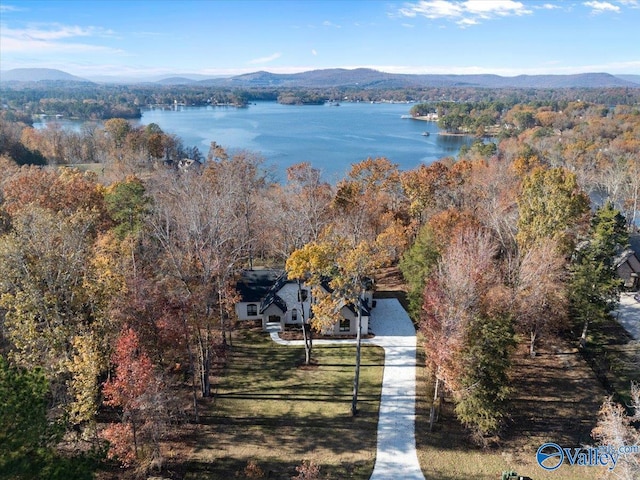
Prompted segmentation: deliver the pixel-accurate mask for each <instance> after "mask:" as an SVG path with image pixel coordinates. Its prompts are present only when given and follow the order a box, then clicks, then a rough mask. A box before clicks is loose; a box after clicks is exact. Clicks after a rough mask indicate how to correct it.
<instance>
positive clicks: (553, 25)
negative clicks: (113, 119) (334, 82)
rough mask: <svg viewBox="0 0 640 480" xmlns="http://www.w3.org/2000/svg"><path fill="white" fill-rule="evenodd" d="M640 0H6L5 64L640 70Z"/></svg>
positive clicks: (71, 69) (170, 71)
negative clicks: (397, 0) (396, 0)
mask: <svg viewBox="0 0 640 480" xmlns="http://www.w3.org/2000/svg"><path fill="white" fill-rule="evenodd" d="M639 30H640V0H590V1H580V0H578V1H570V0H565V1H559V0H555V1H553V0H548V1H547V0H540V1H524V0H523V1H515V0H466V1H461V0H422V1H415V0H414V1H399V2H395V1H378V0H324V1H312V0H282V1H271V0H246V1H245V0H236V1H231V0H66V1H62V0H39V1H30V0H0V70H9V69H13V68H33V67H40V68H56V69H60V70H63V71H65V72H68V73H71V74H73V75H78V76H80V77H83V78H88V79H95V78H98V77H100V78H102V77H112V76H119V77H126V78H143V77H144V78H146V77H158V78H161V77H162V76H168V75H184V74H201V75H206V76H208V77H213V76H219V75H238V74H242V73H249V72H255V71H259V70H265V71H269V72H273V73H295V72H302V71H308V70H316V69H325V68H359V67H365V68H373V69H376V70H380V71H384V72H390V73H430V74H477V73H492V74H497V75H503V76H514V75H521V74H528V75H535V74H575V73H585V72H608V73H611V74H636V75H637V74H640V33H639Z"/></svg>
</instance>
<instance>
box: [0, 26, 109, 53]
mask: <svg viewBox="0 0 640 480" xmlns="http://www.w3.org/2000/svg"><path fill="white" fill-rule="evenodd" d="M113 34H114V32H113V31H111V30H105V29H102V28H99V27H78V26H69V25H60V24H47V25H41V24H38V25H31V26H29V27H27V28H21V29H14V28H9V27H7V26H6V25H3V26H2V29H0V45H1V46H2V51H3V52H5V53H8V52H12V53H15V52H20V53H32V54H38V53H47V54H50V53H52V52H65V53H86V52H102V53H122V50H119V49H115V48H111V47H105V46H101V45H94V44H91V43H87V42H74V41H68V40H71V39H74V38H78V37H81V38H92V37H111V36H113Z"/></svg>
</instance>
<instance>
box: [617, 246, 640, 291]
mask: <svg viewBox="0 0 640 480" xmlns="http://www.w3.org/2000/svg"><path fill="white" fill-rule="evenodd" d="M629 243H630V245H631V248H628V249H626V250H625V251H624V252H622V253H621V254H620V255H618V256H617V257H616V259H615V263H616V272H617V273H618V276H619V277H620V278H621V279H622V280H623V281H624V288H625V290H627V291H637V290H638V289H639V288H640V278H639V277H640V260H639V259H640V235H638V234H635V235H630V237H629Z"/></svg>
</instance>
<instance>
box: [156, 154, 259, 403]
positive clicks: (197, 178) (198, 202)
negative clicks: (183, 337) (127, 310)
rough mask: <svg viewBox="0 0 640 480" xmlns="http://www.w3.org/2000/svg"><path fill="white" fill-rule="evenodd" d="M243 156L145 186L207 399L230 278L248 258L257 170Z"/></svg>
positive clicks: (171, 292) (163, 272)
mask: <svg viewBox="0 0 640 480" xmlns="http://www.w3.org/2000/svg"><path fill="white" fill-rule="evenodd" d="M253 165H254V164H252V162H251V160H250V159H248V158H247V157H244V156H242V157H238V158H230V159H228V160H223V161H220V162H209V163H207V165H206V166H205V168H204V169H203V170H202V171H187V172H184V173H181V172H170V171H166V172H163V173H162V174H159V175H158V176H157V177H156V178H155V179H154V182H153V183H151V184H150V188H149V195H150V197H151V198H152V199H153V205H154V208H153V209H152V212H151V214H150V215H149V217H148V225H149V228H150V230H151V235H152V236H151V240H152V241H153V242H154V243H155V244H156V245H157V247H158V252H159V258H158V261H159V264H158V267H160V270H159V273H160V276H161V277H162V280H161V281H162V282H163V283H164V284H165V285H166V288H167V291H168V296H169V298H171V299H173V300H172V302H173V301H174V300H175V302H173V303H175V304H176V305H184V306H185V308H187V307H188V308H187V309H186V310H185V313H187V314H188V320H187V321H186V323H185V326H186V328H187V329H188V332H189V337H190V342H191V344H192V345H193V346H194V348H195V350H196V351H197V359H198V362H197V363H198V364H197V366H194V368H197V370H198V371H199V378H200V388H201V393H202V395H203V396H209V395H210V393H211V383H210V382H211V379H210V374H211V368H212V362H213V361H214V359H215V357H216V356H217V355H219V354H220V352H219V348H218V347H217V345H218V346H219V345H220V344H222V345H223V344H224V342H225V337H226V331H227V330H228V325H227V318H228V317H229V316H230V313H231V312H232V311H233V305H234V302H235V297H234V294H233V292H234V289H233V286H232V280H233V278H234V275H235V273H236V272H237V271H239V269H241V268H242V267H244V265H245V262H247V261H249V258H250V257H251V255H252V252H253V250H252V242H253V240H254V239H253V235H255V232H256V225H255V224H254V223H253V220H254V219H255V217H254V215H255V213H254V212H253V209H252V205H253V200H254V198H255V197H254V196H255V195H258V191H257V188H256V189H254V190H252V189H253V187H254V186H255V185H257V184H258V183H259V180H258V179H257V178H256V177H257V176H258V173H259V172H258V169H257V168H254V167H253Z"/></svg>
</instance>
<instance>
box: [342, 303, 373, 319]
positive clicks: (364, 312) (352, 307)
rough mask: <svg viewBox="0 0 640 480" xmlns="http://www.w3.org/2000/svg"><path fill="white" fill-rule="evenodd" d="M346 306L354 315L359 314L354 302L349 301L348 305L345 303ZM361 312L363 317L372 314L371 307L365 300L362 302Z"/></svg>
mask: <svg viewBox="0 0 640 480" xmlns="http://www.w3.org/2000/svg"><path fill="white" fill-rule="evenodd" d="M345 307H347V308H348V309H349V310H351V313H353V314H354V315H357V313H356V307H355V305H354V304H353V303H348V304H347V305H345ZM360 313H362V316H363V317H369V316H371V311H370V310H369V308H368V307H367V305H366V304H365V303H364V302H360Z"/></svg>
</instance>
